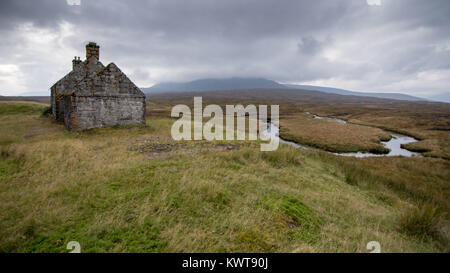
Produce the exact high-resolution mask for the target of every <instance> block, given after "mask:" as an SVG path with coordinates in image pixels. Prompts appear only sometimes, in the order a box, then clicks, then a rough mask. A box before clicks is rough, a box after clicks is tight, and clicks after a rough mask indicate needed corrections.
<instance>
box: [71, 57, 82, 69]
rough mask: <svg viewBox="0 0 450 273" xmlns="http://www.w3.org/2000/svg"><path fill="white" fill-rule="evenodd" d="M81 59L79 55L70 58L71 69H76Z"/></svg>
mask: <svg viewBox="0 0 450 273" xmlns="http://www.w3.org/2000/svg"><path fill="white" fill-rule="evenodd" d="M80 64H81V60H80V57H77V56H75V57H74V58H73V60H72V69H73V70H77V68H79V67H80Z"/></svg>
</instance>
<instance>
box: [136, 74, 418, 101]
mask: <svg viewBox="0 0 450 273" xmlns="http://www.w3.org/2000/svg"><path fill="white" fill-rule="evenodd" d="M257 88H266V89H286V88H288V89H302V90H309V91H320V92H325V93H331V94H338V95H351V96H363V97H375V98H385V99H396V100H407V101H424V100H426V99H422V98H418V97H414V96H410V95H405V94H400V93H367V92H356V91H349V90H344V89H338V88H331V87H322V86H312V85H293V84H280V83H278V82H276V81H272V80H267V79H263V78H227V79H200V80H195V81H191V82H167V83H159V84H156V85H154V86H152V87H150V88H141V90H142V91H143V92H144V93H150V94H155V93H169V92H187V91H199V92H201V91H219V90H236V89H257Z"/></svg>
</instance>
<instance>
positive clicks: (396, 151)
mask: <svg viewBox="0 0 450 273" xmlns="http://www.w3.org/2000/svg"><path fill="white" fill-rule="evenodd" d="M306 113H307V114H311V113H309V112H306ZM312 115H313V117H314V118H316V119H324V120H331V121H335V122H339V123H347V122H346V121H345V120H343V119H338V118H330V117H321V116H318V115H314V114H312ZM268 124H269V126H268V128H267V133H268V135H269V136H270V137H271V138H278V140H279V141H280V142H281V143H284V144H288V145H291V146H294V147H296V148H300V149H317V148H314V147H310V146H306V145H301V144H298V143H295V142H292V141H287V140H284V139H282V138H280V137H279V131H280V129H279V128H278V127H277V126H275V125H274V124H272V123H270V122H269V123H268ZM391 135H392V138H391V139H390V140H389V141H381V144H383V145H384V146H385V147H386V148H388V149H389V150H390V151H389V153H388V154H373V153H363V152H357V153H334V154H335V155H340V156H350V157H357V158H363V157H382V156H406V157H411V156H421V154H420V153H415V152H411V151H408V150H406V149H403V148H402V147H401V145H402V144H408V143H412V142H417V141H418V140H417V139H415V138H412V137H409V136H405V135H401V134H397V133H391Z"/></svg>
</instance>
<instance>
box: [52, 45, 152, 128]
mask: <svg viewBox="0 0 450 273" xmlns="http://www.w3.org/2000/svg"><path fill="white" fill-rule="evenodd" d="M99 48H100V47H99V46H98V45H97V44H96V43H93V42H90V43H88V44H87V45H86V60H84V61H81V60H80V57H75V59H74V60H73V61H72V71H70V72H69V73H68V74H67V75H66V76H64V77H63V78H62V79H60V80H59V81H58V82H56V83H55V84H54V85H53V86H52V87H51V89H50V90H51V107H52V114H53V116H54V117H55V119H56V120H57V121H61V122H64V124H65V125H66V127H67V128H68V129H69V130H72V129H74V130H84V129H91V128H101V127H105V126H114V125H132V124H145V94H144V93H143V92H142V91H141V90H140V89H139V88H138V87H137V86H136V85H135V84H134V83H133V82H132V81H131V80H130V79H129V78H128V77H127V76H126V75H125V74H124V73H123V72H122V71H121V70H120V69H119V68H118V67H117V66H116V65H115V64H114V63H110V64H108V65H107V66H104V65H103V64H102V63H101V62H100V51H99Z"/></svg>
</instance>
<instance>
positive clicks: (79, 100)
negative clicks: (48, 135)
mask: <svg viewBox="0 0 450 273" xmlns="http://www.w3.org/2000/svg"><path fill="white" fill-rule="evenodd" d="M65 107H66V108H67V110H66V113H69V114H68V115H66V117H65V123H66V126H67V127H68V128H69V129H70V130H72V129H74V130H85V129H91V128H102V127H107V126H116V125H134V124H142V125H145V97H130V96H71V97H69V96H67V97H66V103H65Z"/></svg>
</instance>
